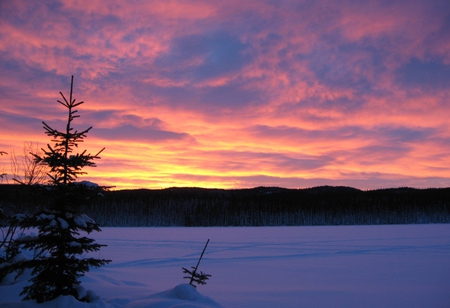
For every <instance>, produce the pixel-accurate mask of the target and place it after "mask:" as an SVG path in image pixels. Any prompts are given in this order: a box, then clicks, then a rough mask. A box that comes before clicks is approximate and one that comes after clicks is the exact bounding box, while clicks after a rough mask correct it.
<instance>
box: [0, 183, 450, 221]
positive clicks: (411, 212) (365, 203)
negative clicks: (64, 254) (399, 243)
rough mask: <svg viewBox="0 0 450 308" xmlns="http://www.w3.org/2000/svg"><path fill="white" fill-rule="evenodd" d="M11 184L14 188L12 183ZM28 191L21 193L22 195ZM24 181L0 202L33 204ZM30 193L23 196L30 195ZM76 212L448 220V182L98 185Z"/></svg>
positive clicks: (139, 217) (134, 216)
mask: <svg viewBox="0 0 450 308" xmlns="http://www.w3.org/2000/svg"><path fill="white" fill-rule="evenodd" d="M12 187H14V189H13V188H12ZM23 189H28V190H29V191H28V193H23V191H22V190H23ZM37 191H38V190H36V192H33V188H32V187H23V186H14V185H3V186H0V194H1V197H0V206H1V207H2V208H3V209H4V210H5V209H8V210H10V211H14V210H15V208H17V207H18V208H20V210H21V211H22V212H23V211H24V210H25V209H26V208H28V209H29V210H30V211H31V210H33V211H34V210H35V208H36V206H39V205H38V204H37V203H36V200H42V198H38V197H33V196H32V195H33V193H34V194H36V193H42V190H39V192H37ZM30 196H31V197H30ZM83 211H84V212H85V213H86V214H88V215H89V216H90V217H92V218H93V219H94V220H95V221H96V222H97V223H98V224H99V225H100V226H120V227H127V226H129V227H132V226H133V227H138V226H139V227H140V226H161V227H168V226H187V227H189V226H193V227H195V226H313V225H376V224H421V223H449V222H450V188H434V189H412V188H395V189H380V190H371V191H361V190H358V189H354V188H350V187H329V186H323V187H315V188H309V189H283V188H271V187H258V188H253V189H236V190H222V189H201V188H169V189H162V190H145V189H141V190H119V191H105V192H103V197H97V198H96V199H95V200H92V202H90V205H89V206H88V207H86V208H84V209H83Z"/></svg>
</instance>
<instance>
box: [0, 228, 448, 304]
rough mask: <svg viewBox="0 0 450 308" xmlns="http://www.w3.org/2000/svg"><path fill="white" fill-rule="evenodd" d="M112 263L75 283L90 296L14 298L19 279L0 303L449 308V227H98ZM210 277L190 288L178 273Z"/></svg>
mask: <svg viewBox="0 0 450 308" xmlns="http://www.w3.org/2000/svg"><path fill="white" fill-rule="evenodd" d="M91 235H92V237H94V238H95V239H97V241H98V242H99V243H101V244H107V245H108V247H104V248H103V249H102V250H101V251H100V254H99V256H100V257H104V258H109V259H112V260H113V262H112V263H111V264H109V265H107V266H105V267H102V268H100V269H93V270H91V272H89V273H87V274H86V276H85V277H84V278H83V279H82V280H83V284H82V285H83V287H84V288H85V289H87V290H92V291H94V292H95V293H96V294H97V296H98V297H99V299H98V300H97V301H96V302H94V303H90V304H85V303H84V304H82V303H79V302H76V301H75V300H73V298H70V297H66V298H59V299H57V300H55V301H54V302H51V303H45V304H42V305H37V304H35V303H33V302H29V301H27V302H20V297H19V296H18V294H19V293H20V290H21V288H22V287H23V286H24V285H25V284H26V281H23V282H21V283H18V284H16V285H12V286H0V303H1V304H0V307H30V308H32V307H45V308H49V307H76V308H79V307H83V308H85V307H91V308H97V307H108V308H113V307H129V308H131V307H133V308H137V307H140V308H143V307H146V308H147V307H158V308H162V307H178V308H179V307H184V308H187V307H228V308H232V307H239V308H242V307H245V308H263V307H408V308H411V307H450V224H444V225H399V226H336V227H242V228H241V227H240V228H236V227H229V228H222V227H220V228H219V227H218V228H104V229H103V232H101V233H97V234H91ZM208 238H209V239H210V240H211V241H210V243H209V245H208V248H207V250H206V252H205V255H204V257H203V260H202V261H201V264H200V266H199V270H201V271H202V272H204V273H207V274H211V275H212V277H211V278H210V280H209V281H208V283H207V285H205V286H199V287H197V289H194V288H192V287H191V286H190V285H188V284H187V282H188V281H187V280H186V279H183V276H184V274H183V273H182V269H181V268H182V267H187V268H190V267H191V266H195V265H196V263H197V261H198V258H199V256H200V254H201V251H202V249H203V247H204V245H205V242H206V240H207V239H208Z"/></svg>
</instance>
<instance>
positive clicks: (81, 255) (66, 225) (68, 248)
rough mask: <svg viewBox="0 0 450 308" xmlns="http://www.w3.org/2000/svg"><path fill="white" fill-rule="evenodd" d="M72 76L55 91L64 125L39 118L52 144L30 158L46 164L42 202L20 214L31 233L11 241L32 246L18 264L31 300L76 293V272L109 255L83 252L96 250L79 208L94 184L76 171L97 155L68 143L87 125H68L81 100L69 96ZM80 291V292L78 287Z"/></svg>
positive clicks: (92, 227) (75, 142)
mask: <svg viewBox="0 0 450 308" xmlns="http://www.w3.org/2000/svg"><path fill="white" fill-rule="evenodd" d="M72 92H73V76H72V79H71V84H70V96H69V99H68V100H67V99H66V97H65V96H64V95H63V94H62V93H61V92H60V94H61V96H62V98H63V101H60V100H58V103H60V104H61V105H63V106H64V107H65V108H66V109H67V111H68V118H67V124H66V127H65V130H64V131H59V130H57V129H53V128H52V127H51V126H49V125H48V124H47V123H45V122H42V123H43V124H44V129H45V133H46V134H47V135H48V136H50V137H51V138H52V142H53V145H50V144H48V145H47V149H42V150H43V154H41V155H38V154H33V155H34V158H35V160H36V163H40V164H45V165H47V166H48V167H49V170H50V171H49V174H48V175H49V176H50V179H51V180H50V181H51V183H50V184H51V185H49V186H47V187H46V189H47V190H48V196H49V198H48V199H49V200H48V206H47V208H46V209H45V210H43V211H40V212H37V213H35V214H34V215H32V216H27V217H25V218H23V219H22V220H21V223H20V224H21V227H22V228H35V229H37V230H38V235H37V236H32V237H31V236H28V237H24V238H21V239H18V240H17V241H16V242H18V244H19V245H20V246H21V248H22V249H29V250H32V251H33V252H34V255H35V257H34V258H33V259H32V260H27V261H24V262H21V263H20V264H19V266H20V267H22V268H31V269H32V278H31V279H30V282H31V283H32V284H31V285H29V286H26V287H25V288H24V289H23V291H22V293H21V295H25V297H24V300H26V299H34V300H36V301H37V302H45V301H50V300H52V299H55V298H57V297H58V296H61V295H72V296H74V297H75V298H77V299H78V300H81V301H89V299H88V298H80V296H79V295H78V291H79V290H80V281H79V278H80V277H82V276H84V273H85V272H87V271H89V268H91V267H100V266H103V265H105V264H108V263H109V262H111V260H105V259H96V258H93V257H87V256H86V254H87V253H88V252H95V251H98V250H99V249H100V248H101V247H102V246H105V245H100V244H98V243H95V241H94V240H93V239H91V238H88V237H87V236H86V235H87V234H89V233H90V232H92V231H101V230H100V228H99V226H98V225H97V223H95V221H94V220H92V219H91V218H89V217H88V216H87V215H85V214H82V213H80V212H81V211H80V209H81V207H82V206H83V205H84V204H85V202H86V200H87V199H89V197H90V196H91V195H93V194H96V193H98V191H96V189H98V187H96V186H94V185H85V184H81V183H77V182H76V180H77V177H78V176H79V175H82V174H85V173H86V172H84V171H83V168H84V167H88V166H90V167H94V166H95V163H94V160H95V159H99V158H100V157H99V154H100V153H101V152H102V151H103V150H104V148H103V149H102V150H100V151H99V152H98V153H97V154H95V155H91V154H89V153H87V152H86V150H84V151H82V152H81V153H75V152H74V149H75V148H78V145H79V144H80V143H82V142H83V141H84V138H85V137H86V136H87V133H88V132H89V131H90V130H91V128H92V127H89V128H88V129H85V130H83V131H77V130H74V128H73V127H72V122H73V120H74V119H76V118H78V117H79V115H78V114H77V112H78V111H77V110H76V107H78V106H80V105H81V104H83V103H84V102H76V100H75V99H74V98H72ZM80 294H81V293H80Z"/></svg>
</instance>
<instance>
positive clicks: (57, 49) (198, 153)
mask: <svg viewBox="0 0 450 308" xmlns="http://www.w3.org/2000/svg"><path fill="white" fill-rule="evenodd" d="M0 71H1V74H0V123H1V124H0V150H1V151H5V152H8V153H11V152H13V151H14V152H16V153H20V152H21V150H22V148H23V145H24V143H25V142H35V143H37V144H39V146H40V147H46V145H47V144H48V143H51V140H50V139H49V137H47V136H46V135H45V131H44V129H43V127H42V121H45V122H46V123H47V124H49V125H50V126H52V127H53V128H56V129H60V130H63V129H64V127H65V122H66V118H67V112H66V110H65V109H64V107H63V106H61V105H60V104H58V103H57V100H59V99H61V97H60V94H59V92H60V91H61V92H63V94H65V95H68V94H69V91H70V79H71V76H72V75H73V76H74V98H75V99H76V100H77V101H84V104H82V105H80V106H79V107H78V110H79V115H80V117H79V118H77V119H76V120H75V121H74V122H73V126H74V128H75V129H77V130H79V131H81V130H82V129H85V128H88V127H90V126H93V128H92V130H91V131H90V132H89V134H88V137H87V138H86V139H85V142H84V143H83V144H81V145H80V146H79V150H80V151H82V150H84V149H86V150H87V152H89V153H92V154H95V153H97V152H98V151H99V150H100V149H102V148H103V147H105V148H106V149H105V150H104V151H103V152H102V153H101V159H100V160H97V161H96V162H97V167H96V168H86V169H85V171H86V172H87V174H86V175H84V176H82V177H80V180H89V181H93V182H95V183H98V184H100V185H105V186H114V187H115V189H131V188H152V189H158V188H166V187H174V186H176V187H205V188H226V189H230V188H251V187H256V186H280V187H286V188H306V187H314V186H321V185H332V186H338V185H342V186H352V187H355V188H359V189H377V188H388V187H403V186H408V187H416V188H427V187H448V186H449V183H450V124H449V115H450V101H449V98H450V91H449V90H450V2H449V1H448V0H409V1H404V0H403V1H395V0H392V1H385V0H374V1H356V0H355V1H350V0H349V1H339V0H333V1H325V0H319V1H307V0H304V1H303V0H297V1H287V0H286V1H284V0H281V1H263V0H256V1H252V0H244V1H242V0H241V1H234V0H227V1H210V0H205V1H202V0H199V1H197V0H193V1H186V0H184V1H170V0H169V1H139V0H130V1H121V0H112V1H97V0H89V1H84V0H82V1H76V0H67V1H22V0H15V1H0ZM10 156H11V155H3V156H0V166H1V165H3V168H6V167H5V166H7V165H8V164H9V160H10Z"/></svg>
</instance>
